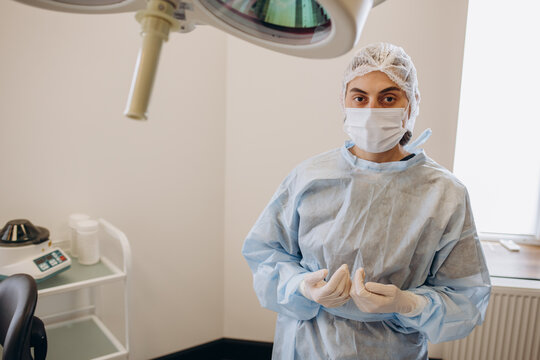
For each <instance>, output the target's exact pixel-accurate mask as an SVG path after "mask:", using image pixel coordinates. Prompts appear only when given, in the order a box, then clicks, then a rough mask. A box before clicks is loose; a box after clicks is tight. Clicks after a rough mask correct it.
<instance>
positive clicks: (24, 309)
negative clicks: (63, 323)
mask: <svg viewBox="0 0 540 360" xmlns="http://www.w3.org/2000/svg"><path fill="white" fill-rule="evenodd" d="M37 298H38V296H37V285H36V281H35V280H34V278H32V277H31V276H29V275H26V274H15V275H12V276H10V277H8V278H7V279H5V280H3V281H2V282H0V345H2V347H3V351H2V360H44V359H45V357H46V356H47V335H46V333H45V326H44V325H43V322H42V321H41V320H40V319H39V318H37V317H35V316H34V311H35V310H36V304H37ZM30 348H34V357H33V358H32V353H31V351H30Z"/></svg>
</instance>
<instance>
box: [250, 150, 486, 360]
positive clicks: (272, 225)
mask: <svg viewBox="0 0 540 360" xmlns="http://www.w3.org/2000/svg"><path fill="white" fill-rule="evenodd" d="M352 146H353V144H352V143H351V142H347V143H345V146H343V147H341V148H339V149H335V150H332V151H329V152H326V153H323V154H321V155H318V156H315V157H312V158H310V159H308V160H306V161H304V162H302V163H301V164H300V165H298V166H297V167H296V168H295V169H294V170H293V171H292V172H291V173H290V174H289V175H288V176H287V177H286V179H285V180H284V181H283V182H282V184H281V185H280V186H279V188H278V190H277V191H276V193H275V194H274V196H273V197H272V199H271V201H270V203H269V204H268V205H267V206H266V208H265V209H264V211H263V212H262V214H261V215H260V217H259V218H258V220H257V222H256V223H255V225H254V226H253V228H252V229H251V231H250V232H249V234H248V236H247V238H246V240H245V242H244V246H243V248H242V254H243V255H244V257H245V258H246V260H247V262H248V264H249V266H250V268H251V270H252V272H253V283H254V288H255V292H256V294H257V296H258V298H259V301H260V303H261V305H262V306H263V307H265V308H268V309H270V310H273V311H275V312H277V313H278V319H277V323H276V332H275V338H274V350H273V356H272V359H279V360H289V359H291V360H292V359H306V360H317V359H341V360H345V359H369V360H373V359H427V340H429V341H431V342H433V343H438V342H442V341H449V340H455V339H459V338H462V337H465V336H466V335H467V334H469V333H470V332H471V331H472V329H473V328H474V327H475V326H476V325H479V324H481V323H482V321H483V319H484V315H485V311H486V308H487V305H488V301H489V296H490V290H491V286H490V280H489V274H488V271H487V267H486V262H485V259H484V255H483V252H482V248H481V245H480V242H479V240H478V235H477V232H476V229H475V225H474V220H473V216H472V213H471V207H470V202H469V197H468V194H467V190H466V188H465V187H464V186H463V184H462V183H461V182H459V181H458V180H457V179H456V178H455V177H454V176H453V175H452V174H451V173H450V172H449V171H448V170H446V169H445V168H443V167H442V166H440V165H438V164H437V163H436V162H435V161H433V160H432V159H430V158H429V157H428V156H426V154H425V153H424V151H423V150H415V151H414V153H415V154H416V156H414V157H413V158H412V159H409V160H407V161H401V162H387V163H374V162H370V161H365V160H362V159H359V158H357V157H355V156H354V155H353V154H351V153H350V151H349V149H350V148H351V147H352ZM342 264H347V265H348V266H349V269H350V270H351V274H354V272H355V271H356V269H358V268H360V267H363V268H364V269H365V272H366V281H374V282H379V283H383V284H394V285H396V286H397V287H399V288H400V289H403V290H410V291H412V292H414V293H416V294H419V295H423V296H425V297H426V298H427V299H428V304H427V305H426V307H425V308H424V310H423V311H422V312H421V313H420V314H419V315H417V316H415V317H406V316H404V315H401V314H398V313H386V314H380V313H376V314H370V313H364V312H362V311H360V310H359V309H358V308H357V307H356V305H355V304H354V302H353V301H352V300H349V301H348V302H347V303H346V304H345V305H343V306H341V307H337V308H326V307H323V306H321V305H319V304H317V303H315V302H313V301H311V300H309V299H307V298H305V297H304V296H302V294H301V293H300V292H299V290H298V285H299V283H300V281H301V280H302V278H303V277H304V275H305V274H306V273H307V272H313V271H317V270H319V269H325V268H326V269H328V270H329V275H328V277H327V279H329V278H330V276H331V275H332V274H333V273H334V272H335V271H336V270H337V269H338V268H339V267H340V266H341V265H342Z"/></svg>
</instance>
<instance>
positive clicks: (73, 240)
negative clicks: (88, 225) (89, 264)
mask: <svg viewBox="0 0 540 360" xmlns="http://www.w3.org/2000/svg"><path fill="white" fill-rule="evenodd" d="M89 219H90V216H88V215H86V214H71V215H69V220H68V223H69V241H70V244H71V256H72V257H77V256H79V251H78V249H77V222H79V221H82V220H89Z"/></svg>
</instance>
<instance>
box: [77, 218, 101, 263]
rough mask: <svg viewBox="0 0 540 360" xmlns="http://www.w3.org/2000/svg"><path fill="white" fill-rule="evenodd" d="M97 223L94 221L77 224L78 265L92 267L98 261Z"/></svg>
mask: <svg viewBox="0 0 540 360" xmlns="http://www.w3.org/2000/svg"><path fill="white" fill-rule="evenodd" d="M98 230H99V223H98V222H97V221H96V220H82V221H79V222H77V249H78V251H79V264H81V265H93V264H95V263H97V262H98V261H99V238H98Z"/></svg>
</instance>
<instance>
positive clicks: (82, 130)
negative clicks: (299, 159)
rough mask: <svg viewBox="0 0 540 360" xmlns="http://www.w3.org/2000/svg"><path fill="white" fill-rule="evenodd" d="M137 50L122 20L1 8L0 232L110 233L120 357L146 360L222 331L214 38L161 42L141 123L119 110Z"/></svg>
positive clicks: (136, 39)
mask: <svg viewBox="0 0 540 360" xmlns="http://www.w3.org/2000/svg"><path fill="white" fill-rule="evenodd" d="M140 43H141V39H140V36H139V24H138V23H137V22H136V21H135V19H134V18H133V14H122V15H104V16H91V15H68V14H62V13H54V12H49V11H43V10H38V9H34V8H31V7H28V6H25V5H21V4H19V3H15V2H13V1H1V2H0V54H1V56H0V65H1V66H0V169H1V176H0V199H1V205H0V223H1V224H0V226H3V225H4V224H5V222H7V221H8V220H11V219H14V218H19V217H23V218H28V219H30V220H31V221H32V222H34V223H35V224H37V225H40V226H45V227H47V228H49V229H50V230H51V234H52V237H60V236H63V235H64V233H63V232H64V229H65V228H66V227H67V223H66V219H67V216H68V215H69V214H70V213H72V212H78V211H83V212H87V213H89V214H90V215H92V216H95V217H98V216H99V217H104V218H105V219H107V220H109V221H110V222H112V223H113V224H115V225H116V226H118V227H119V228H120V229H122V230H123V231H124V232H125V233H126V235H127V236H128V238H129V240H130V242H131V245H132V249H133V270H134V271H133V281H132V284H133V289H132V293H131V294H130V295H131V304H132V307H131V324H132V326H131V335H132V338H131V340H132V341H131V344H132V347H133V349H132V350H133V355H134V356H133V358H134V359H148V358H151V357H156V356H158V355H164V354H167V353H171V352H175V351H178V350H179V349H182V348H186V347H190V346H194V345H198V344H200V343H204V342H207V341H211V340H214V339H216V338H220V337H222V336H223V330H222V329H223V280H222V270H223V217H224V213H223V198H224V185H223V183H224V159H225V157H224V143H225V139H224V136H223V135H224V131H225V99H224V96H223V94H224V91H225V85H224V84H225V73H226V71H225V63H224V59H225V52H226V48H225V46H226V41H225V35H224V34H222V33H220V32H218V31H217V30H214V29H212V28H209V27H206V28H198V29H197V30H196V31H194V32H192V33H190V34H187V35H179V34H174V35H172V36H171V38H170V40H169V43H167V44H166V45H165V46H164V50H163V53H162V58H161V64H160V67H159V71H158V77H157V82H156V86H155V91H154V94H153V98H152V103H151V107H150V110H149V113H150V120H149V121H148V122H145V123H142V122H141V123H139V122H135V121H133V120H128V119H126V118H124V117H123V115H122V113H123V110H124V106H125V101H126V98H127V94H128V90H129V86H130V83H131V76H132V72H133V69H134V65H135V60H136V55H137V52H138V49H139V46H140Z"/></svg>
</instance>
